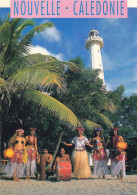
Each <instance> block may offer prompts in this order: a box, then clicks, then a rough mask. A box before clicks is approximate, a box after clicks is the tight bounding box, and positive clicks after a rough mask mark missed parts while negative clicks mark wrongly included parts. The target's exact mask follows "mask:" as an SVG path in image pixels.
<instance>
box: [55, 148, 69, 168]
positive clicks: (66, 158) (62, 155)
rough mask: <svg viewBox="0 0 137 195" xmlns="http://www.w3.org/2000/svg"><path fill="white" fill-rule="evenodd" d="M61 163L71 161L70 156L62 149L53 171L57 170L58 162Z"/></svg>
mask: <svg viewBox="0 0 137 195" xmlns="http://www.w3.org/2000/svg"><path fill="white" fill-rule="evenodd" d="M61 161H70V158H69V155H68V154H66V153H65V149H64V148H61V149H60V156H58V157H57V158H56V160H55V164H54V166H53V169H54V170H55V169H56V164H57V162H61Z"/></svg>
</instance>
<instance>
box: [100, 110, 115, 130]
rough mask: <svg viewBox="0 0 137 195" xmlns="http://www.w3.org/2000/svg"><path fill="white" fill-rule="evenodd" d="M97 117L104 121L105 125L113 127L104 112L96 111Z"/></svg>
mask: <svg viewBox="0 0 137 195" xmlns="http://www.w3.org/2000/svg"><path fill="white" fill-rule="evenodd" d="M97 115H98V117H99V118H100V119H101V120H102V122H104V123H105V124H106V125H107V126H109V127H111V128H113V127H114V125H113V124H112V122H111V121H110V120H109V118H108V117H106V116H105V115H104V114H102V113H97Z"/></svg>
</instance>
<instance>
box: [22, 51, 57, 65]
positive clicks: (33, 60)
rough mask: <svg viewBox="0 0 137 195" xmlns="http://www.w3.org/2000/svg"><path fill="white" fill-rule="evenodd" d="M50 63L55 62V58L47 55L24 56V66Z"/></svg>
mask: <svg viewBox="0 0 137 195" xmlns="http://www.w3.org/2000/svg"><path fill="white" fill-rule="evenodd" d="M50 61H55V58H54V57H52V56H49V55H42V54H39V53H36V54H30V55H27V56H24V66H31V65H34V64H40V63H43V62H50Z"/></svg>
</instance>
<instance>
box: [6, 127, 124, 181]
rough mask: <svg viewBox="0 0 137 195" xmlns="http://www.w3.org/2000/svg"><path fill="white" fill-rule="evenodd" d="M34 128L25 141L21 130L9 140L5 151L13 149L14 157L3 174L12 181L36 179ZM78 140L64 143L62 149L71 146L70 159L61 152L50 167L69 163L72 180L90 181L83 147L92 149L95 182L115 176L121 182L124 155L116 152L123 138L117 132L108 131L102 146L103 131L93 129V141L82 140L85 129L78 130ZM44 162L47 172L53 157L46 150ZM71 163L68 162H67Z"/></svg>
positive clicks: (36, 162) (35, 138)
mask: <svg viewBox="0 0 137 195" xmlns="http://www.w3.org/2000/svg"><path fill="white" fill-rule="evenodd" d="M36 130H37V129H36V128H30V135H29V136H26V137H25V138H24V130H23V129H18V130H16V133H15V135H13V137H12V138H11V139H10V141H9V144H8V147H9V148H13V150H14V155H13V156H12V158H10V161H9V163H8V164H7V165H6V173H7V175H8V176H9V177H13V180H14V181H19V177H22V176H26V179H30V177H34V176H35V175H38V173H37V166H38V165H39V164H40V155H39V154H38V148H37V137H36V136H35V131H36ZM76 130H77V136H75V137H74V138H73V139H72V141H71V143H66V142H63V144H64V146H68V147H69V146H74V150H73V152H72V157H71V158H70V157H69V155H68V154H65V149H64V148H61V150H60V155H59V156H58V157H56V160H55V163H54V165H53V166H52V168H53V170H56V163H57V162H58V161H70V162H72V165H73V176H74V177H75V178H77V179H86V178H91V175H92V173H91V168H90V166H89V160H88V153H87V151H86V146H89V147H91V148H93V156H92V158H93V174H94V175H97V176H98V178H100V179H101V178H102V179H105V176H106V175H108V174H110V171H111V175H112V177H115V176H117V179H123V177H124V176H125V151H124V150H121V149H120V148H118V143H120V142H121V143H124V140H123V137H122V136H120V135H119V133H118V131H119V129H118V128H115V127H114V128H112V129H111V134H112V135H111V138H110V140H107V142H106V143H105V140H104V137H103V134H102V129H101V128H95V129H94V134H95V136H94V138H92V139H89V140H88V139H87V137H86V136H84V128H83V127H77V128H76ZM106 148H109V150H110V155H109V156H108V155H107V153H106ZM43 153H44V155H45V158H46V171H47V172H48V171H50V170H51V162H52V161H53V159H52V155H51V154H49V153H48V150H47V149H44V151H43ZM109 158H110V159H111V166H110V170H109V168H108V165H107V162H108V159H109ZM70 159H71V160H70Z"/></svg>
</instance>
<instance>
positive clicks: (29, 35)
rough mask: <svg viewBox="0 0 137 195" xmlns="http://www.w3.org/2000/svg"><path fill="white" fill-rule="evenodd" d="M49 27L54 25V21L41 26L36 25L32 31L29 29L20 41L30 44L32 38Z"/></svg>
mask: <svg viewBox="0 0 137 195" xmlns="http://www.w3.org/2000/svg"><path fill="white" fill-rule="evenodd" d="M49 27H53V23H51V22H47V23H45V24H41V25H39V26H36V27H34V28H33V29H32V30H31V31H29V32H28V33H27V34H26V35H25V36H24V37H23V38H22V40H21V41H20V44H23V45H29V44H30V43H31V42H32V38H33V37H34V35H35V34H36V33H40V32H42V31H44V30H46V28H49Z"/></svg>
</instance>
